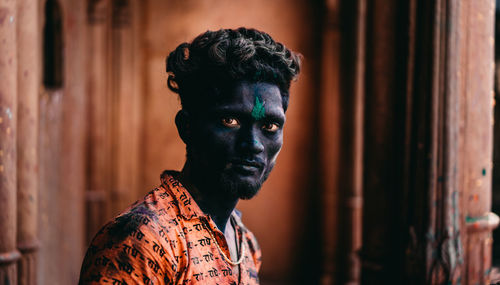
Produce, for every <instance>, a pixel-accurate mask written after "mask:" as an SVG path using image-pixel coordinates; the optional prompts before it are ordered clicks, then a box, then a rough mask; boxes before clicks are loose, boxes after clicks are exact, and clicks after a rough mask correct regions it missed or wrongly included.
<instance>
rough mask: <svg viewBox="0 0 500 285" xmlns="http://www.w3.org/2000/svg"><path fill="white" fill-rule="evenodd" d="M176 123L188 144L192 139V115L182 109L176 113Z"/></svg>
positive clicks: (180, 134) (181, 135)
mask: <svg viewBox="0 0 500 285" xmlns="http://www.w3.org/2000/svg"><path fill="white" fill-rule="evenodd" d="M175 125H176V126H177V132H178V133H179V136H180V137H181V139H182V141H183V142H184V143H185V144H186V145H187V144H189V142H190V140H191V117H190V115H189V113H188V112H186V111H184V110H180V111H179V112H177V115H175Z"/></svg>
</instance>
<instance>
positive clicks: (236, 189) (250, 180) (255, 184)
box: [219, 167, 272, 200]
mask: <svg viewBox="0 0 500 285" xmlns="http://www.w3.org/2000/svg"><path fill="white" fill-rule="evenodd" d="M271 170H272V167H271V168H269V169H268V170H267V171H265V172H264V173H263V174H262V173H261V174H260V175H256V176H257V177H256V176H253V175H250V176H246V175H241V173H238V172H233V171H229V172H225V173H223V174H222V175H221V176H220V180H219V181H220V184H219V185H221V187H222V188H223V191H224V192H226V193H230V194H232V195H234V197H236V198H238V199H242V200H249V199H251V198H253V197H254V196H255V195H257V193H258V192H259V190H260V188H261V187H262V184H263V183H264V181H266V180H267V177H268V176H269V174H270V172H271Z"/></svg>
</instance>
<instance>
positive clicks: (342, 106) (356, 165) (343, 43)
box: [336, 0, 367, 285]
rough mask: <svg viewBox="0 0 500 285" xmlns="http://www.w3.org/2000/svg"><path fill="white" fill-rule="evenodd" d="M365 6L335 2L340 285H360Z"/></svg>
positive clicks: (359, 1) (362, 1) (359, 2)
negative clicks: (337, 31) (337, 79)
mask: <svg viewBox="0 0 500 285" xmlns="http://www.w3.org/2000/svg"><path fill="white" fill-rule="evenodd" d="M366 3H367V1H365V0H356V1H342V2H341V3H340V11H339V19H340V23H339V24H340V49H341V50H340V70H341V71H340V73H339V74H340V82H339V83H340V94H341V95H340V97H339V119H340V130H339V132H340V133H339V137H340V140H339V150H340V151H339V158H338V165H337V171H338V177H339V178H340V179H339V180H338V181H337V182H338V184H337V185H336V186H337V189H338V191H339V198H338V199H339V200H338V201H339V204H338V206H337V209H338V212H337V215H338V216H339V217H340V218H339V228H338V238H339V241H338V246H337V247H338V248H339V249H338V252H337V255H338V260H337V264H336V266H337V267H338V268H337V269H336V271H337V276H336V277H337V278H336V279H337V282H338V283H339V284H352V285H354V284H359V283H360V273H361V272H360V269H361V263H360V258H359V251H360V249H361V243H362V235H361V234H362V224H361V223H362V207H363V186H364V185H363V184H364V182H363V175H364V170H363V165H364V162H363V155H364V151H363V145H364V142H363V140H364V124H365V123H364V120H365V119H364V105H365V68H366V66H365V65H366V61H365V53H366V44H365V41H366V8H367V4H366Z"/></svg>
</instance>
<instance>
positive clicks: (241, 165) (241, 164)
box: [228, 159, 264, 173]
mask: <svg viewBox="0 0 500 285" xmlns="http://www.w3.org/2000/svg"><path fill="white" fill-rule="evenodd" d="M228 166H229V167H230V168H234V169H236V170H241V171H242V172H247V173H254V172H257V171H259V170H260V169H262V168H263V167H264V163H262V162H260V161H259V160H248V159H235V160H232V161H231V162H230V163H229V165H228Z"/></svg>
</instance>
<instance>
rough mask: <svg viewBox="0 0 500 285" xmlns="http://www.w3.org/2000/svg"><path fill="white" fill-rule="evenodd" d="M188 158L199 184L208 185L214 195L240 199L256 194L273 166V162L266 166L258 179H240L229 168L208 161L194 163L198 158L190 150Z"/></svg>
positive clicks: (249, 197)
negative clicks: (216, 165) (215, 165)
mask: <svg viewBox="0 0 500 285" xmlns="http://www.w3.org/2000/svg"><path fill="white" fill-rule="evenodd" d="M188 159H191V161H192V162H193V166H194V167H193V168H194V169H193V171H194V174H195V177H197V180H198V182H199V183H200V184H201V185H204V186H208V187H207V188H208V189H210V191H213V192H214V193H213V194H215V195H221V194H222V195H229V196H230V197H234V198H238V199H242V200H249V199H251V198H253V197H255V196H256V195H257V193H258V192H259V190H260V189H261V187H262V184H263V183H264V182H265V181H266V180H267V178H268V177H269V174H270V173H271V170H272V169H273V167H274V163H272V164H271V165H269V166H268V167H266V169H264V173H263V175H262V176H261V178H260V179H253V180H241V179H238V176H237V175H235V173H234V172H233V170H232V169H230V168H229V169H226V168H225V167H223V166H218V167H214V166H213V165H210V164H209V163H194V162H195V161H198V162H199V160H197V159H196V158H195V157H193V155H192V153H190V152H188ZM201 185H199V186H201ZM199 186H198V188H199ZM208 189H207V190H208Z"/></svg>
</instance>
